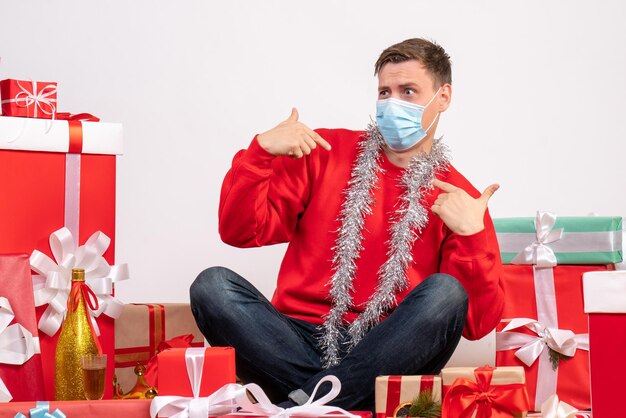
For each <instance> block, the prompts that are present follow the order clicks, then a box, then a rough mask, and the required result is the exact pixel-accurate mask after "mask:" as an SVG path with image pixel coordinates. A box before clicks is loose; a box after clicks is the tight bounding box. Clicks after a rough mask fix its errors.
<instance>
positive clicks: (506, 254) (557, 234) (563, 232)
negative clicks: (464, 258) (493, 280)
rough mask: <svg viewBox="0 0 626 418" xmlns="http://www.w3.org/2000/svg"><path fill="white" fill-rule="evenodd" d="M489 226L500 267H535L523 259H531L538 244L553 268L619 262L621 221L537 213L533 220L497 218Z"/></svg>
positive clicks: (617, 219) (609, 218)
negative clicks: (552, 257)
mask: <svg viewBox="0 0 626 418" xmlns="http://www.w3.org/2000/svg"><path fill="white" fill-rule="evenodd" d="M493 223H494V226H495V228H496V233H497V236H498V243H499V245H500V252H501V253H500V254H501V256H502V263H504V264H536V263H533V262H532V261H530V260H526V261H524V258H528V257H532V252H533V251H532V250H533V249H534V248H536V247H537V244H535V243H539V242H540V243H541V245H542V246H544V248H549V249H550V250H551V251H552V252H553V253H554V255H555V256H556V263H557V264H609V263H619V262H621V261H622V218H621V217H604V216H587V217H561V216H559V217H556V216H555V215H553V214H550V213H547V212H540V213H539V214H538V216H537V217H535V218H499V219H494V220H493ZM537 224H538V225H539V228H537V229H536V225H537ZM533 244H534V246H533ZM527 249H528V250H527ZM525 250H527V251H525ZM540 266H541V265H540Z"/></svg>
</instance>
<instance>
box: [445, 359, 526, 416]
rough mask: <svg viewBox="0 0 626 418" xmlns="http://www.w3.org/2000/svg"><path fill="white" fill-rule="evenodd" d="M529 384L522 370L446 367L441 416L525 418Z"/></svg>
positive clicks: (511, 368)
mask: <svg viewBox="0 0 626 418" xmlns="http://www.w3.org/2000/svg"><path fill="white" fill-rule="evenodd" d="M525 382H526V380H525V376H524V369H523V368H521V367H497V368H493V367H488V366H485V367H479V368H477V369H475V368H473V367H448V368H445V369H443V370H442V371H441V383H442V386H443V390H442V391H443V405H442V411H441V412H442V415H441V417H442V418H457V417H459V416H461V414H462V413H463V414H469V413H470V412H472V411H473V413H472V414H471V415H467V416H468V417H469V416H471V417H475V416H492V415H483V414H485V413H488V412H492V413H493V414H494V415H493V416H512V417H514V418H524V417H526V414H527V412H528V406H529V401H528V394H527V392H526V387H525ZM487 404H491V405H490V406H489V405H487ZM483 408H484V410H482V411H481V409H483ZM463 416H466V415H463Z"/></svg>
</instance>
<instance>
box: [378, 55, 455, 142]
mask: <svg viewBox="0 0 626 418" xmlns="http://www.w3.org/2000/svg"><path fill="white" fill-rule="evenodd" d="M436 91H437V88H435V87H434V85H433V77H432V76H431V75H430V73H429V72H428V71H427V70H426V68H425V67H424V66H423V65H422V63H420V62H419V61H417V60H409V61H404V62H401V63H397V64H396V63H391V62H390V63H387V64H385V65H384V66H383V68H381V69H380V71H379V72H378V99H379V100H382V99H388V98H390V97H393V98H395V99H399V100H404V101H407V102H411V103H415V104H419V105H425V104H427V103H428V102H429V101H430V99H432V98H433V96H434V95H435V92H436ZM450 94H451V86H450V84H444V85H443V86H442V88H441V90H440V91H439V93H438V94H437V97H435V98H434V99H433V102H432V103H431V104H430V106H428V107H427V108H426V109H425V110H424V114H423V115H422V126H423V127H427V126H429V125H430V124H431V122H432V121H433V120H434V119H435V117H436V116H437V113H438V112H443V111H445V110H446V109H447V108H448V105H449V103H450ZM434 127H435V126H433V128H434ZM431 134H434V129H431V130H430V131H429V136H430V135H431Z"/></svg>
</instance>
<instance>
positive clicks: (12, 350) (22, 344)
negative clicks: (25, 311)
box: [0, 297, 40, 402]
mask: <svg viewBox="0 0 626 418" xmlns="http://www.w3.org/2000/svg"><path fill="white" fill-rule="evenodd" d="M14 318H15V315H14V313H13V308H11V304H10V303H9V300H8V299H7V298H5V297H0V363H4V364H13V365H22V364H24V363H26V362H27V361H28V360H29V359H30V358H31V357H32V356H33V355H35V354H38V353H39V352H40V350H39V338H38V337H33V334H31V333H30V331H28V330H27V329H26V328H24V327H23V326H22V325H20V324H13V325H9V324H10V323H11V321H13V319H14ZM11 399H13V397H12V396H11V394H10V393H9V390H8V389H7V387H6V386H5V384H4V382H3V381H2V379H0V402H9V401H10V400H11Z"/></svg>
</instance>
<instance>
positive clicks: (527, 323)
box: [496, 318, 589, 367]
mask: <svg viewBox="0 0 626 418" xmlns="http://www.w3.org/2000/svg"><path fill="white" fill-rule="evenodd" d="M521 327H526V328H528V329H529V330H531V331H532V332H534V333H535V334H536V336H532V335H528V334H523V333H521V332H510V331H511V330H513V329H517V328H521ZM546 346H548V347H549V348H550V349H552V350H554V351H556V352H558V353H561V354H563V355H564V356H567V357H572V356H573V355H574V354H576V350H577V349H580V350H587V351H589V334H574V332H573V331H570V330H567V329H558V328H546V327H545V326H543V325H542V324H541V323H540V322H539V321H536V320H534V319H529V318H515V319H512V320H511V322H510V323H509V324H508V325H507V326H506V327H505V328H504V329H503V330H502V332H499V333H497V334H496V350H497V351H502V350H513V349H516V348H519V350H517V351H516V352H515V357H517V358H519V359H520V360H521V361H523V362H524V364H526V365H527V366H529V367H530V366H531V365H532V364H533V363H534V362H535V361H536V360H537V358H539V356H540V355H541V353H542V352H543V350H544V349H545V348H546Z"/></svg>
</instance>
